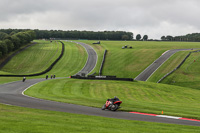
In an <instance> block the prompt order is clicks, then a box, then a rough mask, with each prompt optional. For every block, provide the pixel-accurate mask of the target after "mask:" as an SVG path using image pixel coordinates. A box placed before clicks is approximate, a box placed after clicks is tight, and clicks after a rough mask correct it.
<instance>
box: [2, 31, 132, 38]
mask: <svg viewBox="0 0 200 133" xmlns="http://www.w3.org/2000/svg"><path fill="white" fill-rule="evenodd" d="M21 31H24V29H1V30H0V32H4V33H7V34H11V33H13V32H15V33H17V32H21ZM33 31H34V32H35V34H36V39H50V38H56V39H88V40H132V39H133V33H132V32H126V31H96V32H95V31H78V30H69V31H63V30H38V29H35V30H33Z"/></svg>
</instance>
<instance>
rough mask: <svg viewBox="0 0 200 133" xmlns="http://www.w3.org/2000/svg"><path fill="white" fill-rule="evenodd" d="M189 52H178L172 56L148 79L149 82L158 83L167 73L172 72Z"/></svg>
mask: <svg viewBox="0 0 200 133" xmlns="http://www.w3.org/2000/svg"><path fill="white" fill-rule="evenodd" d="M189 52H190V51H180V52H177V53H175V54H174V55H172V56H171V57H170V58H169V59H168V60H167V61H166V62H165V63H163V64H162V66H161V67H159V68H158V69H157V70H156V71H155V72H154V74H153V75H152V76H151V77H150V78H149V79H148V81H151V82H158V81H159V80H160V79H161V78H162V77H163V76H165V75H166V74H167V73H169V72H171V71H172V70H174V69H175V68H176V67H177V66H178V65H179V64H180V63H181V62H182V61H183V59H184V58H185V57H186V56H187V55H188V54H189Z"/></svg>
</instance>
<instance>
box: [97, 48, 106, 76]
mask: <svg viewBox="0 0 200 133" xmlns="http://www.w3.org/2000/svg"><path fill="white" fill-rule="evenodd" d="M106 53H107V50H105V51H104V55H103V60H102V63H101V67H100V70H99V75H101V74H102V70H103V65H104V63H105V58H106Z"/></svg>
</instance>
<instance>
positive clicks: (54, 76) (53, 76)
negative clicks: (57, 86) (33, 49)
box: [46, 74, 56, 79]
mask: <svg viewBox="0 0 200 133" xmlns="http://www.w3.org/2000/svg"><path fill="white" fill-rule="evenodd" d="M48 77H49V76H48V75H46V79H48ZM52 78H54V79H55V78H56V75H55V74H54V75H51V79H52Z"/></svg>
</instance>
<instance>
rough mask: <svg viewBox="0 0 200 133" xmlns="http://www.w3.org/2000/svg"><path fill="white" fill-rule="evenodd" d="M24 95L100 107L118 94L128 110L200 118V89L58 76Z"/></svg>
mask: <svg viewBox="0 0 200 133" xmlns="http://www.w3.org/2000/svg"><path fill="white" fill-rule="evenodd" d="M25 94H27V95H30V96H33V97H38V98H42V99H48V100H55V101H59V102H66V103H73V104H81V105H86V106H94V107H99V108H100V107H101V106H102V105H103V104H104V102H105V100H106V99H107V98H111V97H114V96H118V97H119V98H120V100H122V101H123V104H122V108H121V109H122V110H125V111H139V112H147V113H156V114H161V112H162V111H164V114H166V115H174V116H182V117H190V118H197V119H200V117H199V116H200V104H199V101H200V97H199V95H200V91H198V90H194V89H190V88H183V87H176V86H170V85H163V84H156V83H151V82H122V81H94V80H75V79H59V80H49V81H45V82H42V83H39V84H37V85H35V86H33V87H31V88H30V89H28V90H27V91H26V92H25ZM91 103H92V104H91Z"/></svg>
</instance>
